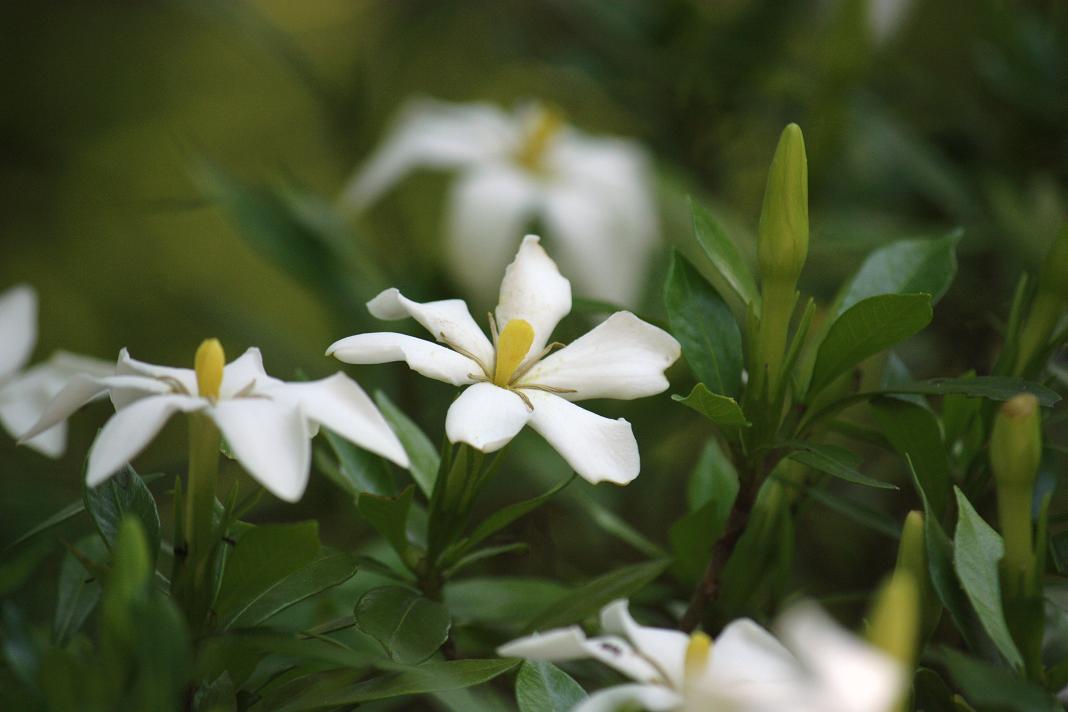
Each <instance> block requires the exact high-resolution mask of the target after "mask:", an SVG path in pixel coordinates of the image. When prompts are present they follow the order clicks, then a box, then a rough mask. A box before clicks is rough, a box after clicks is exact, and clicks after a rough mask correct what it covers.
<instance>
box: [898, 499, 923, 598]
mask: <svg viewBox="0 0 1068 712" xmlns="http://www.w3.org/2000/svg"><path fill="white" fill-rule="evenodd" d="M925 547H926V544H925V542H924V537H923V512H918V511H912V512H909V513H908V516H906V517H905V525H904V526H903V527H902V528H901V543H900V544H899V545H898V549H897V568H899V569H905V570H906V571H908V572H910V573H911V574H912V575H913V576H915V577H916V580H917V581H921V580H923V578H922V577H924V576H926V571H927V552H926V548H925Z"/></svg>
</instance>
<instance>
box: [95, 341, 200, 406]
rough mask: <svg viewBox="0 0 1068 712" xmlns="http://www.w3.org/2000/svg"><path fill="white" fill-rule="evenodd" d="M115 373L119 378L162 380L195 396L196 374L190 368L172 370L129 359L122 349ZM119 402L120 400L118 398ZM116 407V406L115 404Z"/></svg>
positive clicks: (167, 367) (127, 353)
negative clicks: (174, 383)
mask: <svg viewBox="0 0 1068 712" xmlns="http://www.w3.org/2000/svg"><path fill="white" fill-rule="evenodd" d="M115 373H116V374H117V375H120V376H124V375H130V376H146V377H148V378H158V379H159V378H162V379H168V380H172V381H176V382H177V383H179V384H180V385H181V386H182V388H184V389H185V391H186V393H188V394H189V395H193V396H195V395H197V374H196V372H195V371H193V369H191V368H172V367H171V366H157V365H155V364H152V363H145V362H144V361H138V360H137V359H134V358H130V352H129V351H127V350H126V349H123V350H122V351H120V352H119V362H118V363H117V364H116V365H115ZM120 400H122V399H121V398H120ZM116 405H118V404H117V403H116Z"/></svg>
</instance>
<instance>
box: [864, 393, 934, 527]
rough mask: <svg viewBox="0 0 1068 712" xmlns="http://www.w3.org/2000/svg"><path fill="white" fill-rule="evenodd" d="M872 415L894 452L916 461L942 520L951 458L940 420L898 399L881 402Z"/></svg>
mask: <svg viewBox="0 0 1068 712" xmlns="http://www.w3.org/2000/svg"><path fill="white" fill-rule="evenodd" d="M871 408H872V414H873V415H874V416H875V422H876V423H878V425H879V429H880V431H881V432H882V434H883V435H884V436H885V437H886V439H887V440H889V441H890V444H891V445H893V447H894V449H895V450H897V451H898V452H899V453H901V455H902V456H905V455H907V456H908V457H909V459H911V460H912V465H913V467H915V468H916V474H917V475H918V476H919V479H920V484H921V486H922V487H923V488H924V491H925V492H926V493H927V498H928V500H929V501H930V503H931V508H932V509H933V510H934V511H935V512H936V513H938V515H939V516H941V513H942V512H945V510H946V503H947V501H948V500H949V490H950V485H951V483H950V474H949V457H948V456H947V454H946V446H945V443H943V442H942V430H941V427H940V426H939V424H938V418H937V417H935V414H934V413H932V412H931V411H930V409H928V408H926V407H924V406H922V405H918V404H916V403H912V402H908V401H902V400H897V399H895V398H877V399H875V400H874V401H872V403H871Z"/></svg>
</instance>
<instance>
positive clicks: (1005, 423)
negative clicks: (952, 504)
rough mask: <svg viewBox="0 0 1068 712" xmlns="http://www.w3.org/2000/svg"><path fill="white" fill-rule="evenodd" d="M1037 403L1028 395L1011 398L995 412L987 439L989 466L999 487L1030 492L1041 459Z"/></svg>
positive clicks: (1021, 394)
mask: <svg viewBox="0 0 1068 712" xmlns="http://www.w3.org/2000/svg"><path fill="white" fill-rule="evenodd" d="M1041 427H1042V424H1041V417H1040V415H1039V410H1038V399H1037V398H1035V396H1033V395H1032V394H1030V393H1020V394H1018V395H1015V396H1013V397H1012V398H1010V399H1009V400H1008V401H1006V402H1005V403H1004V404H1002V406H1001V409H1000V410H999V411H998V414H997V418H996V419H995V420H994V431H993V433H992V434H991V436H990V465H991V467H993V469H994V476H995V477H996V478H997V482H998V487H999V488H1001V487H1020V488H1027V489H1028V490H1030V489H1031V488H1032V487H1033V486H1034V484H1035V477H1036V476H1037V474H1038V464H1039V461H1040V460H1041V459H1042V430H1041Z"/></svg>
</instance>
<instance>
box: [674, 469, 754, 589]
mask: <svg viewBox="0 0 1068 712" xmlns="http://www.w3.org/2000/svg"><path fill="white" fill-rule="evenodd" d="M733 494H737V490H735V491H734V493H733ZM733 501H734V497H733V496H731V497H730V499H729V500H728V499H726V498H723V499H710V500H709V501H707V502H705V503H704V504H703V505H702V506H701V507H699V508H698V509H696V510H694V511H692V512H689V513H688V514H685V515H683V517H682V518H681V519H679V520H678V521H677V522H675V523H674V524H672V525H671V529H670V530H669V531H668V541H669V542H671V553H672V555H673V556H674V562H673V564H672V569H673V571H674V573H675V575H676V576H678V578H679V580H681V581H683V582H685V583H687V584H694V583H696V582H697V581H698V580H699V579H700V578H701V574H702V573H703V572H704V570H705V566H707V564H708V559H709V558H710V557H711V556H712V546H713V545H714V544H715V543H716V540H717V539H719V537H720V535H722V534H723V528H724V526H725V525H726V524H727V516H726V514H724V513H723V512H722V511H721V510H722V508H723V504H722V502H727V503H728V512H729V506H730V504H731V503H733Z"/></svg>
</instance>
